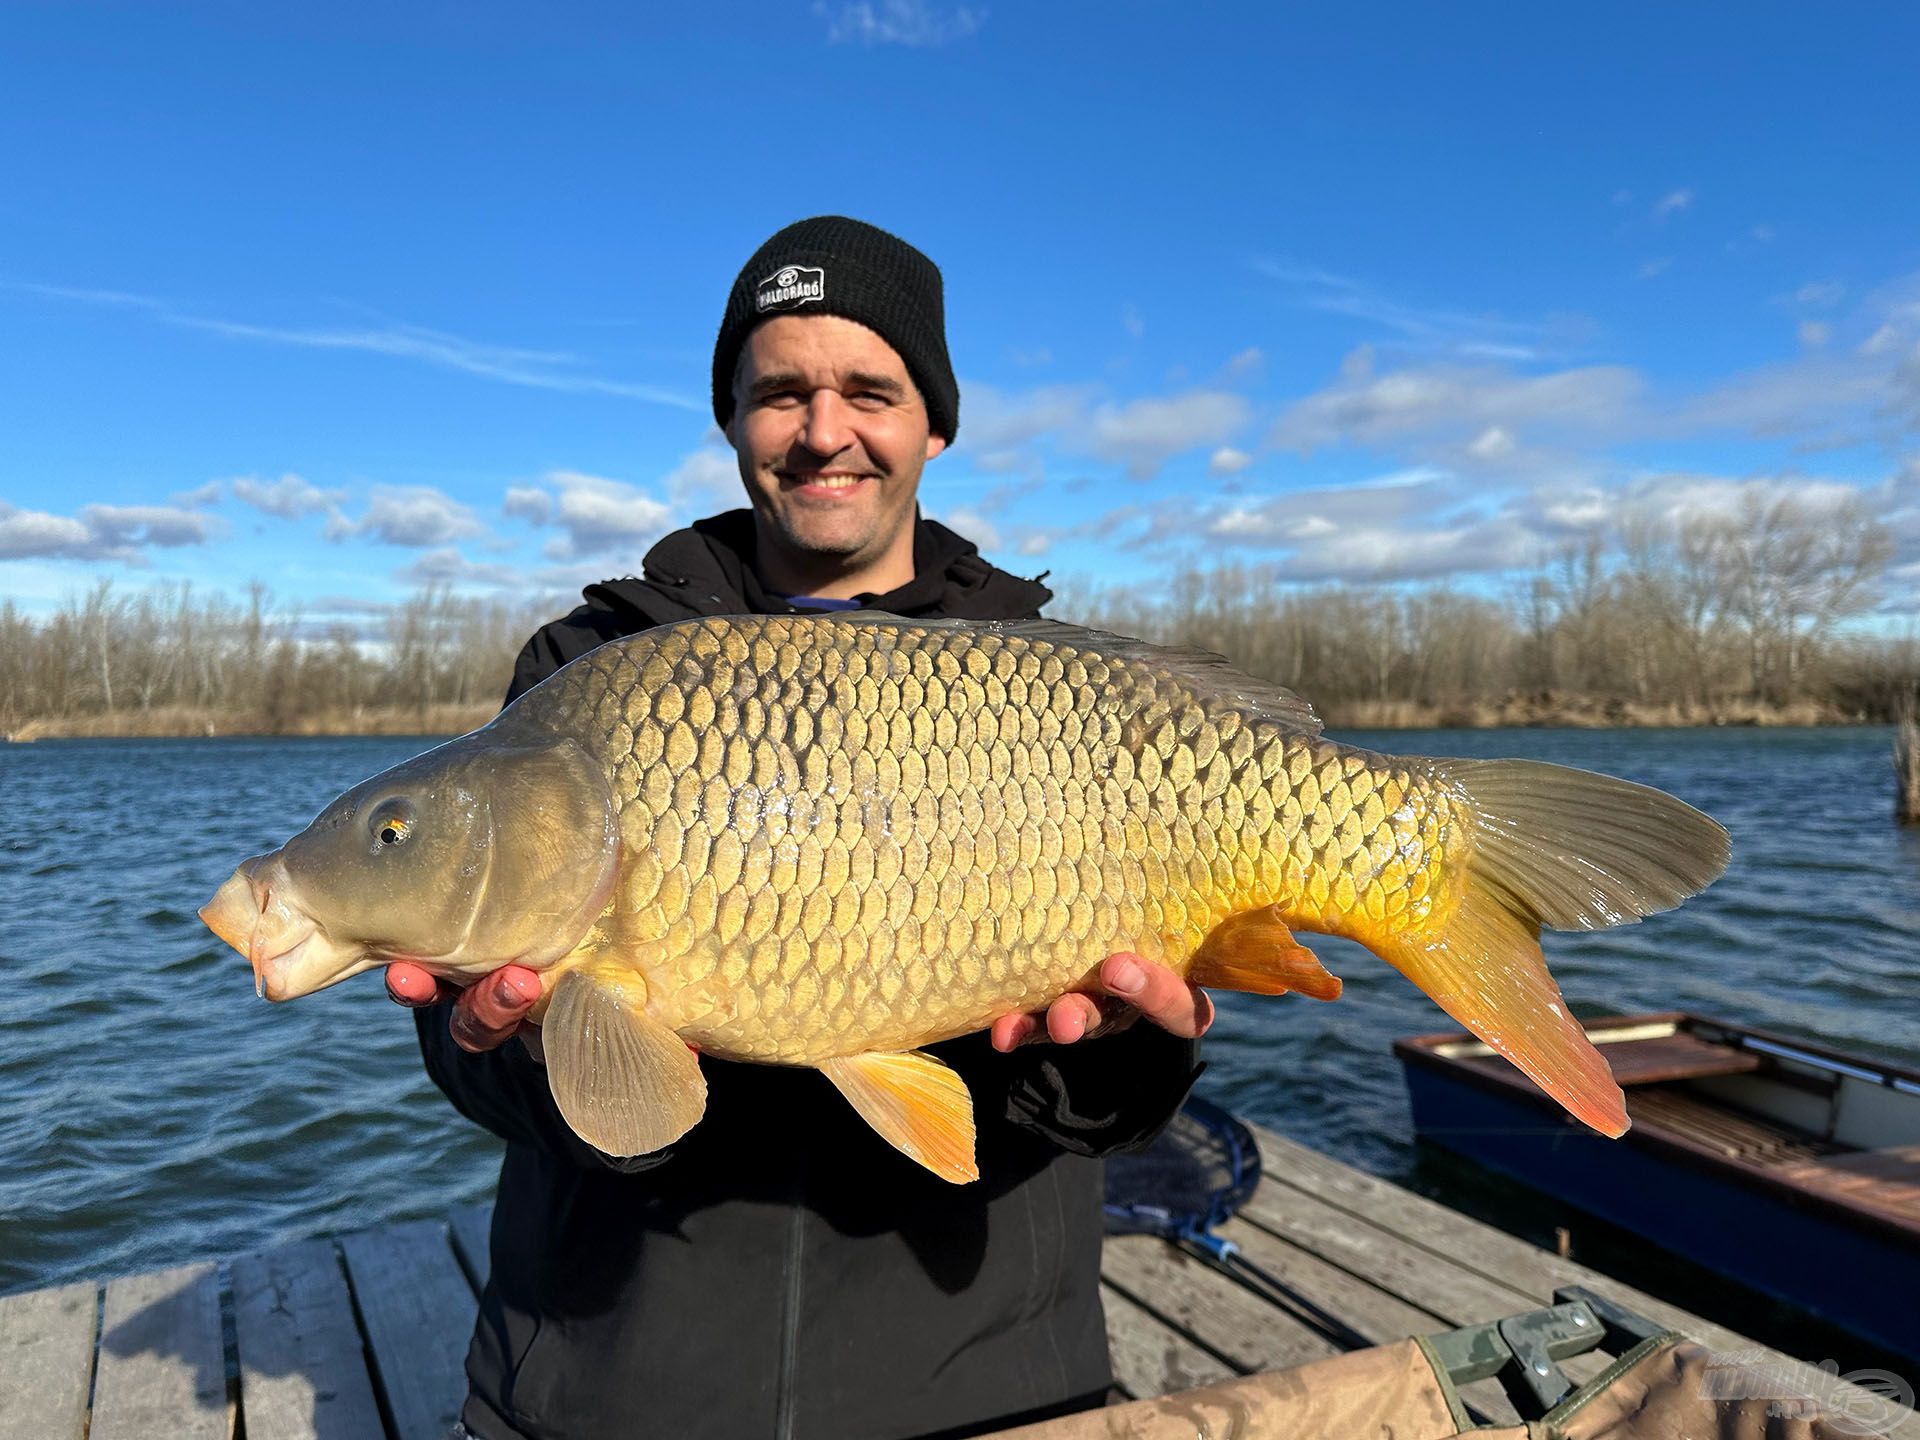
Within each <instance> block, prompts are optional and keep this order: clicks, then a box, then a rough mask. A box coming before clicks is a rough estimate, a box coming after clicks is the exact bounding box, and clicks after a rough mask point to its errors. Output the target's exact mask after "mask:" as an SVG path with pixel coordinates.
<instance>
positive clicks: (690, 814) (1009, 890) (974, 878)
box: [522, 617, 1457, 1064]
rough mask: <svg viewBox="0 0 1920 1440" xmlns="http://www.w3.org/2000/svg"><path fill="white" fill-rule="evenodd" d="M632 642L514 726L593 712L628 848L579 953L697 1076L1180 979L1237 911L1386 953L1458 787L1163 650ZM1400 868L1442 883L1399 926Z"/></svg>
mask: <svg viewBox="0 0 1920 1440" xmlns="http://www.w3.org/2000/svg"><path fill="white" fill-rule="evenodd" d="M647 639H648V640H649V641H650V643H649V644H648V645H647V646H646V650H647V653H646V655H645V658H644V659H642V660H641V661H640V663H638V664H636V663H635V661H634V658H633V656H632V655H631V653H630V650H631V649H633V648H638V647H637V646H635V647H619V646H608V647H603V648H602V650H600V651H597V652H595V653H594V654H593V655H591V656H589V657H587V658H586V659H585V660H583V661H581V662H579V663H577V664H575V665H573V666H569V667H568V668H567V669H566V670H565V671H563V672H562V673H561V674H560V675H558V676H556V677H555V678H554V679H553V680H550V681H549V682H547V684H546V685H543V686H541V687H540V688H539V690H538V691H536V692H535V693H534V694H531V695H529V696H528V697H527V698H526V699H525V700H524V701H523V702H522V705H523V706H526V707H529V708H530V709H532V710H533V711H534V714H533V715H531V716H529V717H528V718H531V719H536V720H543V721H544V722H545V723H546V724H548V725H550V726H552V727H553V728H555V729H572V730H574V731H576V732H578V731H579V730H580V729H582V728H583V727H582V726H581V725H580V724H579V721H580V720H581V719H582V718H585V719H587V721H588V725H587V727H584V728H587V729H589V731H590V732H591V734H590V737H589V744H590V748H592V746H593V740H594V739H595V738H597V739H598V742H599V745H600V746H601V747H603V750H602V758H603V760H604V761H605V763H606V764H607V766H608V769H609V774H610V778H611V781H612V789H613V795H614V800H615V804H616V806H617V807H618V809H619V812H620V813H619V819H620V832H621V835H622V839H623V845H624V849H625V852H626V853H627V854H628V855H630V856H638V857H645V859H644V862H643V863H638V864H633V865H630V866H627V867H623V875H622V878H621V882H620V884H619V887H618V890H617V892H616V896H615V898H614V900H613V902H612V904H611V906H610V912H609V915H608V916H606V917H604V918H603V921H602V924H601V926H600V927H599V929H598V930H597V931H596V934H595V938H594V940H593V942H590V947H589V951H588V952H583V954H584V953H590V949H591V946H598V947H601V948H603V949H610V950H617V951H619V952H620V953H621V954H623V955H626V956H628V957H630V960H631V963H633V964H634V965H635V966H636V967H637V968H638V969H639V970H640V972H641V974H642V976H643V978H644V979H645V981H646V984H647V992H648V995H649V1004H650V1006H651V1007H652V1008H653V1009H654V1010H655V1012H656V1013H657V1014H659V1015H660V1017H661V1018H662V1019H664V1020H665V1021H666V1023H667V1024H669V1025H670V1026H672V1028H673V1029H675V1030H676V1031H678V1032H679V1033H681V1034H682V1035H683V1036H684V1037H685V1038H686V1039H688V1040H690V1041H692V1042H693V1043H695V1044H697V1045H699V1046H700V1047H701V1048H702V1049H704V1050H707V1051H709V1052H711V1053H714V1054H718V1055H727V1056H733V1057H736V1058H740V1059H752V1060H762V1061H776V1062H781V1063H787V1064H815V1063H818V1062H820V1061H821V1060H824V1059H826V1058H829V1057H831V1056H839V1055H850V1054H857V1053H861V1052H864V1051H870V1050H891V1049H903V1048H909V1047H912V1046H917V1045H921V1044H925V1043H928V1042H929V1041H931V1040H935V1039H939V1038H943V1037H945V1036H948V1035H955V1034H961V1033H965V1032H966V1031H969V1030H974V1029H978V1028H980V1027H981V1026H983V1025H985V1024H987V1023H989V1022H990V1021H991V1020H992V1019H993V1018H994V1017H996V1016H998V1015H1001V1014H1005V1013H1007V1012H1008V1011H1010V1010H1018V1009H1025V1008H1030V1007H1032V1006H1034V1005H1037V1004H1040V1003H1043V1002H1044V1001H1045V1000H1047V999H1050V998H1052V997H1053V996H1054V995H1057V994H1059V993H1060V992H1061V991H1062V990H1064V989H1067V988H1070V987H1073V986H1075V985H1080V984H1084V983H1085V982H1086V981H1087V980H1088V978H1089V972H1090V971H1091V969H1092V968H1093V967H1094V966H1095V965H1096V964H1097V963H1098V961H1099V959H1100V958H1101V957H1102V956H1104V955H1105V954H1107V953H1109V952H1110V951H1113V950H1118V949H1130V950H1135V951H1138V952H1139V953H1141V954H1143V955H1145V956H1147V957H1148V958H1149V959H1153V960H1158V961H1161V962H1163V963H1166V964H1169V965H1171V966H1172V967H1173V968H1175V969H1176V970H1184V969H1185V968H1186V966H1187V964H1188V962H1189V961H1190V960H1191V958H1192V956H1193V954H1194V952H1195V951H1196V950H1197V949H1198V948H1199V947H1200V945H1201V944H1202V942H1203V941H1205V939H1206V938H1207V935H1208V934H1209V932H1210V931H1211V930H1212V929H1213V928H1214V927H1215V926H1216V925H1217V924H1219V922H1220V921H1221V920H1223V919H1225V918H1226V917H1227V916H1228V915H1231V914H1234V913H1237V912H1241V911H1246V910H1251V909H1256V908H1258V907H1261V906H1267V905H1276V904H1277V905H1278V906H1279V907H1280V910H1281V912H1282V913H1283V915H1284V916H1285V917H1286V918H1287V919H1288V920H1289V921H1291V922H1292V923H1296V924H1301V925H1303V926H1306V927H1308V928H1315V929H1323V930H1331V931H1334V932H1335V933H1343V934H1358V933H1360V932H1365V931H1376V932H1378V934H1377V935H1376V936H1374V937H1373V938H1375V939H1377V940H1379V939H1386V938H1388V937H1391V936H1392V935H1393V934H1395V933H1397V932H1399V931H1400V930H1404V929H1405V928H1407V927H1408V926H1411V925H1415V924H1418V923H1420V922H1421V921H1422V920H1423V919H1424V918H1425V917H1426V916H1427V914H1428V913H1429V912H1430V911H1431V909H1432V907H1433V905H1434V903H1435V902H1436V897H1437V895H1438V894H1439V893H1440V892H1439V891H1437V890H1436V888H1435V887H1434V885H1433V883H1432V882H1433V879H1434V878H1435V872H1437V871H1439V870H1440V869H1442V868H1444V867H1445V866H1446V864H1447V862H1448V858H1449V856H1448V849H1447V844H1446V841H1445V837H1446V836H1447V835H1448V833H1449V826H1448V823H1447V822H1448V807H1449V805H1450V803H1451V800H1450V796H1449V794H1448V792H1447V790H1446V788H1445V787H1444V786H1443V785H1441V784H1440V783H1438V782H1437V781H1435V780H1433V779H1432V778H1431V777H1428V776H1424V775H1421V774H1418V773H1416V771H1415V770H1414V769H1412V768H1411V767H1409V766H1407V765H1404V764H1397V763H1395V762H1393V761H1390V760H1388V759H1387V758H1386V757H1382V756H1373V755H1370V754H1367V753H1365V752H1359V751H1353V750H1350V749H1347V748H1346V747H1342V746H1338V745H1335V744H1333V743H1332V742H1329V741H1325V740H1321V739H1318V738H1317V737H1315V736H1314V735H1312V734H1311V733H1307V732H1304V731H1303V730H1302V729H1301V728H1300V727H1299V726H1297V725H1296V726H1291V727H1290V726H1288V725H1286V724H1283V723H1280V722H1277V721H1272V720H1262V719H1259V718H1249V716H1248V715H1247V714H1245V713H1243V709H1242V707H1241V705H1240V703H1239V702H1238V700H1237V699H1236V697H1235V696H1234V695H1233V694H1232V693H1227V694H1221V695H1207V694H1204V693H1198V692H1197V691H1196V689H1195V687H1194V685H1193V684H1192V682H1191V681H1190V680H1188V679H1186V678H1184V677H1182V676H1180V675H1178V674H1175V673H1171V672H1169V671H1168V670H1167V669H1165V668H1163V667H1162V666H1157V665H1155V664H1154V663H1153V662H1152V660H1151V659H1149V658H1133V659H1129V658H1123V657H1121V656H1116V655H1108V654H1104V653H1102V652H1101V651H1100V650H1098V649H1097V648H1094V646H1093V645H1091V644H1089V645H1086V646H1084V647H1080V648H1075V647H1071V646H1068V645H1066V644H1062V643H1058V642H1054V641H1049V640H1045V639H1034V638H1028V637H1026V636H1022V635H1020V634H1017V633H999V632H997V631H995V630H993V629H990V628H980V629H971V630H969V629H941V628H937V627H929V626H915V625H913V624H911V623H910V622H900V623H896V624H894V625H891V626H882V625H870V626H862V627H858V628H855V627H850V626H846V625H844V624H839V625H836V624H833V623H826V624H823V623H821V622H820V621H818V620H816V619H812V618H806V617H768V618H765V619H762V620H759V621H748V620H742V619H728V620H712V621H700V622H691V623H689V624H686V625H682V626H678V627H674V628H673V629H671V630H667V631H662V632H658V633H657V635H655V636H652V637H647ZM1021 701H1024V703H1018V702H1021ZM696 720H697V721H701V722H703V723H701V724H699V725H698V726H696V725H695V724H694V722H695V721H696ZM692 776H700V777H704V778H701V779H699V780H698V781H697V783H695V782H693V781H691V780H690V777H692ZM1383 794H1391V795H1393V797H1394V798H1395V800H1396V802H1397V803H1396V804H1395V805H1394V806H1393V807H1392V808H1391V809H1389V807H1388V806H1387V805H1386V804H1385V803H1384V799H1383ZM1456 858H1457V857H1456ZM1387 864H1392V865H1393V866H1396V867H1397V868H1398V871H1399V874H1400V876H1401V879H1400V881H1399V885H1404V884H1405V878H1406V877H1407V876H1410V875H1413V874H1416V873H1418V874H1422V875H1425V876H1427V878H1428V883H1427V885H1426V886H1425V887H1423V893H1422V895H1421V897H1420V898H1419V899H1418V900H1416V901H1414V902H1413V903H1410V904H1402V905H1401V906H1400V907H1399V908H1398V909H1397V910H1390V909H1389V905H1388V892H1389V891H1390V890H1394V889H1397V888H1399V886H1396V885H1391V884H1388V883H1385V882H1384V881H1383V879H1382V874H1383V871H1384V870H1385V868H1386V865H1387ZM829 940H830V941H831V943H823V942H827V941H829Z"/></svg>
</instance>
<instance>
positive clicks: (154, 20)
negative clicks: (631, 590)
mask: <svg viewBox="0 0 1920 1440" xmlns="http://www.w3.org/2000/svg"><path fill="white" fill-rule="evenodd" d="M1916 55H1920V11H1916V10H1914V9H1913V7H1911V6H1908V5H1904V4H1880V5H1867V4H1863V5H1849V6H1829V7H1819V8H1818V9H1815V8H1810V7H1806V6H1787V5H1772V4H1757V5H1745V6H1741V7H1738V8H1737V9H1735V8H1732V7H1709V6H1693V7H1677V6H1654V5H1614V6H1607V7H1578V8H1576V7H1571V6H1558V5H1535V6H1515V5H1504V6H1492V5H1485V6H1477V5H1467V6H1437V5H1429V4H1398V5H1375V6H1347V7H1334V6H1313V7H1307V6H1301V5H1274V4H1259V5H1252V4H1249V5H1225V4H1221V5H1194V4H1187V5H1177V6H1176V5H1167V4H1144V3H1107V4H1099V5H1094V4H1078V3H1045V4H1038V3H1035V4H1026V5H1019V6H1015V5H1010V4H1005V3H1001V4H967V5H964V6H962V5H954V4H938V3H933V0H868V3H847V0H825V3H810V0H795V3H784V4H772V3H767V4H754V5H744V4H743V5H716V6H709V7H652V6H649V7H634V6H617V7H616V6H587V5H572V4H569V5H552V6H542V7H524V6H506V5H499V4H486V3H479V4H460V5H454V4H450V3H431V4H412V5H402V6H391V5H389V6H379V7H371V6H358V5H352V4H339V5H330V6H325V7H320V6H298V7H296V6H290V5H265V6H242V5H239V4H220V5H204V6H164V7H163V6H156V5H147V4H126V5H120V6H105V5H92V4H83V3H75V0H59V3H46V4H28V3H17V0H16V3H13V4H10V5H8V6H6V7H4V8H0V77H3V78H4V83H0V595H5V596H7V597H11V598H13V599H14V600H15V601H16V602H18V603H19V604H21V605H23V606H24V607H26V608H27V609H28V610H29V611H30V612H33V613H45V612H46V611H47V610H48V609H49V608H51V607H52V606H54V605H56V604H58V603H59V602H60V600H61V599H62V598H63V597H65V596H68V595H71V594H73V593H75V592H77V591H79V590H82V589H84V588H85V587H86V586H88V585H90V584H92V583H93V582H94V581H95V580H96V579H98V578H100V577H112V578H113V580H114V583H115V586H116V588H117V589H122V590H127V589H137V588H140V587H144V586H149V585H154V584H158V583H163V582H172V581H181V580H190V581H192V582H193V583H194V585H195V586H196V587H197V588H199V589H203V590H204V589H214V590H221V589H224V590H229V591H234V592H238V591H239V590H240V589H241V588H243V587H244V586H245V585H246V583H247V582H248V581H250V580H253V579H256V578H257V579H260V580H263V581H265V582H266V583H267V584H268V585H269V586H270V587H271V588H272V591H273V593H274V595H275V596H276V597H277V598H278V599H279V601H280V602H281V603H282V604H284V605H287V606H295V607H298V608H300V609H301V610H302V611H303V612H304V613H306V614H307V615H309V616H310V617H314V618H325V617H326V616H328V615H331V614H336V613H338V614H359V613H364V612H365V611H366V609H367V607H369V606H377V605H379V604H383V603H386V602H391V601H393V600H396V599H398V598H400V597H402V596H404V595H406V594H407V593H408V592H409V591H411V590H412V589H414V588H415V587H416V586H417V585H419V584H420V583H421V582H422V581H424V580H428V579H441V580H446V581H449V582H452V583H454V584H456V585H458V586H460V587H461V588H463V589H467V590H470V591H472V592H474V593H480V594H500V595H504V596H507V597H510V598H513V599H516V600H518V599H520V598H522V597H526V596H542V595H548V594H550V595H551V596H552V597H553V600H554V603H555V605H556V606H561V605H564V603H565V602H566V599H567V597H568V596H570V595H571V593H572V592H573V591H575V590H577V589H578V587H579V585H580V584H581V583H582V582H583V581H590V580H593V579H597V578H600V577H602V576H605V575H612V574H621V573H627V572H630V571H632V570H635V569H637V567H638V564H639V560H640V557H641V555H642V554H643V553H644V552H645V549H646V547H647V545H648V544H649V543H650V542H651V540H652V539H654V538H656V537H657V536H658V535H659V534H660V533H662V532H663V531H664V530H665V529H666V528H670V527H671V526H672V525H674V524H678V523H683V522H684V521H685V520H687V519H690V518H692V517H694V516H696V515H699V514H703V513H709V512H711V511H712V510H714V509H717V508H724V507H725V506H728V505H731V504H734V503H737V499H738V494H739V492H738V488H737V486H738V482H737V480H736V479H734V478H733V476H732V469H731V460H730V456H729V454H728V453H727V452H725V451H724V450H723V449H721V448H719V446H718V444H717V437H716V436H715V435H714V434H713V433H712V430H711V417H710V413H709V410H708V404H707V395H706V383H707V378H706V377H707V367H708V363H709V357H710V353H711V345H712V336H713V332H714V329H715V327H716V325H717V323H718V319H719V314H720V307H721V303H722V301H723V299H724V296H725V291H726V287H727V285H728V283H729V282H730V281H731V279H732V277H733V274H734V272H735V270H736V269H737V268H738V266H739V265H740V264H741V262H742V261H743V260H744V259H745V258H746V256H747V255H748V254H749V253H750V252H751V250H752V249H753V248H754V246H755V245H757V244H758V243H759V241H760V240H761V239H763V238H764V237H765V236H766V235H767V234H768V233H770V232H771V231H773V230H774V229H776V228H778V227H779V226H780V225H782V224H784V223H786V222H787V221H789V220H792V219H796V218H799V217H801V216H803V215H808V214H818V213H831V212H838V213H847V214H853V215H858V216H861V217H863V218H866V219H869V220H872V221H874V222H875V223H878V224H881V225H884V226H886V227H888V228H889V229H893V230H895V231H897V232H898V233H900V234H903V235H905V236H906V237H907V238H909V239H911V240H912V241H914V242H915V243H916V244H918V245H919V246H920V247H921V248H922V249H924V250H926V251H927V252H928V253H929V254H931V255H932V256H933V257H934V258H935V259H936V260H937V261H938V262H939V263H940V265H941V266H942V268H943V270H944V271H945V274H946V280H947V297H948V321H949V340H950V345H951V349H952V352H953V355H954V359H955V365H956V369H957V371H958V373H959V376H960V379H961V386H962V404H961V423H960V434H959V443H958V445H957V446H956V447H955V449H954V450H953V451H951V452H950V453H949V454H948V455H946V456H944V457H941V458H940V459H938V460H936V461H935V462H934V463H933V464H932V465H931V466H930V467H929V468H928V471H927V476H926V484H925V488H924V490H923V503H924V504H925V507H926V509H927V510H928V511H929V513H932V514H935V515H938V516H941V517H943V518H946V519H949V520H950V521H952V522H953V523H956V524H957V525H959V526H960V527H961V528H963V529H965V530H966V531H968V532H969V533H971V534H973V535H974V536H975V537H976V538H977V539H978V540H980V541H981V543H982V547H983V549H985V550H986V551H987V553H988V554H989V555H990V556H991V557H992V558H994V559H996V560H998V561H1000V562H1001V563H1003V564H1005V565H1007V566H1008V567H1009V568H1013V569H1016V570H1020V571H1023V572H1024V573H1035V572H1037V571H1040V570H1043V569H1050V570H1051V571H1053V573H1054V574H1055V575H1056V576H1063V575H1064V576H1071V577H1075V578H1076V579H1080V580H1086V581H1094V582H1099V583H1108V584H1124V585H1129V586H1141V587H1149V588H1150V587H1151V586H1152V585H1153V583H1154V582H1155V581H1156V579H1157V578H1158V577H1160V576H1163V575H1164V574H1166V573H1167V572H1168V570H1169V569H1170V568H1171V567H1174V566H1177V565H1179V564H1181V563H1183V562H1187V561H1191V560H1195V559H1198V560H1201V561H1210V560H1213V559H1219V558H1231V559H1240V560H1245V561H1248V562H1253V563H1271V564H1274V565H1276V566H1278V567H1279V568H1280V571H1281V573H1282V574H1284V575H1287V576H1289V577H1291V578H1294V579H1297V580H1299V581H1301V582H1302V583H1318V582H1321V581H1326V580H1343V581H1351V582H1356V583H1364V582H1380V581H1427V580H1449V581H1452V582H1454V583H1458V584H1462V585H1466V586H1470V587H1476V588H1492V589H1498V588H1499V587H1500V586H1501V585H1503V584H1504V583H1506V581H1507V580H1508V578H1510V577H1511V575H1512V574H1513V573H1514V569H1515V567H1524V566H1527V565H1530V564H1533V563H1535V562H1537V561H1538V560H1539V559H1540V558H1541V557H1542V556H1545V555H1550V554H1552V553H1553V552H1554V551H1555V550H1556V549H1558V548H1560V547H1562V546H1565V545H1567V544H1568V543H1571V542H1577V541H1578V540H1579V539H1580V538H1581V537H1582V536H1584V535H1585V534H1587V533H1589V532H1591V531H1593V530H1595V529H1602V530H1604V529H1605V528H1606V527H1608V526H1610V525H1615V524H1618V523H1619V522H1620V520H1621V519H1622V518H1623V517H1624V516H1626V515H1629V514H1636V513H1644V514H1653V515H1659V516H1672V515H1677V514H1683V513H1687V512H1689V511H1692V510H1698V509H1701V508H1703V507H1705V508H1711V507H1715V506H1722V507H1724V506H1727V505H1730V504H1734V503H1736V502H1737V500H1738V498H1739V496H1740V495H1741V494H1743V493H1746V492H1749V491H1758V492H1759V493H1762V494H1766V495H1772V494H1780V493H1793V494H1795V495H1798V496H1801V497H1803V498H1805V499H1807V500H1809V501H1810V502H1811V503H1816V504H1826V503H1833V502H1837V501H1840V500H1844V499H1846V498H1849V497H1857V498H1858V499H1859V501H1860V502H1861V503H1863V504H1865V505H1866V506H1867V507H1868V508H1870V509H1871V510H1872V511H1873V512H1874V513H1876V514H1878V515H1879V516H1880V517H1881V518H1883V519H1884V520H1885V521H1886V522H1887V523H1888V524H1889V525H1890V526H1891V527H1892V528H1893V530H1894V533H1895V535H1896V538H1897V540H1898V542H1899V550H1898V553H1897V555H1896V559H1895V562H1894V567H1893V570H1892V571H1891V573H1890V576H1889V582H1888V587H1887V597H1888V598H1887V609H1888V613H1889V614H1890V615H1892V616H1901V615H1905V614H1910V613H1911V612H1912V610H1913V609H1914V608H1915V607H1916V605H1920V435H1917V434H1916V431H1917V430H1920V186H1916V185H1915V184H1914V183H1913V176H1914V174H1915V170H1916V163H1917V162H1916V158H1915V157H1916V155H1920V144H1917V143H1916V142H1920V120H1917V119H1916V113H1917V112H1916V109H1915V107H1914V105H1913V103H1912V99H1911V96H1912V93H1913V91H1914V90H1915V88H1916V86H1920V76H1916V74H1915V70H1916V65H1915V56H1916Z"/></svg>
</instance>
